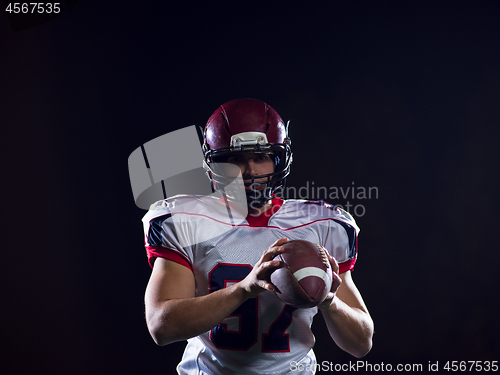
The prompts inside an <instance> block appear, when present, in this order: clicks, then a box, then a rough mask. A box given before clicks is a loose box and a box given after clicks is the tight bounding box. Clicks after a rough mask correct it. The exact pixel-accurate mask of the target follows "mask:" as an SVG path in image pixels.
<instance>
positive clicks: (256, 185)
mask: <svg viewBox="0 0 500 375" xmlns="http://www.w3.org/2000/svg"><path fill="white" fill-rule="evenodd" d="M244 184H245V191H255V190H259V191H260V190H264V189H265V188H266V185H267V184H266V183H262V182H253V183H252V182H245V183H244Z"/></svg>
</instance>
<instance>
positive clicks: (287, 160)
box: [203, 99, 292, 207]
mask: <svg viewBox="0 0 500 375" xmlns="http://www.w3.org/2000/svg"><path fill="white" fill-rule="evenodd" d="M290 144H291V141H290V138H289V137H288V126H285V124H284V122H283V120H282V119H281V117H280V116H279V114H278V113H277V112H276V111H275V110H274V109H273V108H272V107H271V106H270V105H268V104H266V103H264V102H261V101H259V100H255V99H236V100H232V101H230V102H227V103H225V104H223V105H221V106H220V107H219V108H218V109H217V110H216V111H215V112H214V113H213V114H212V116H211V117H210V118H209V119H208V121H207V124H206V126H205V130H204V143H203V153H204V156H205V163H204V165H205V169H206V171H207V175H208V177H209V178H210V180H211V182H212V186H213V187H214V188H215V189H216V190H221V189H223V188H224V187H225V186H226V185H227V183H228V180H227V176H224V175H223V173H222V172H221V171H220V170H219V169H218V168H217V167H216V164H217V163H224V162H225V161H226V160H227V159H228V158H229V157H230V156H233V155H235V153H242V152H256V153H258V152H263V153H267V154H269V155H270V156H271V158H272V159H273V161H274V172H273V173H270V174H267V175H262V176H255V177H253V178H251V182H250V183H252V184H253V183H254V181H255V180H257V179H259V180H260V179H263V178H265V179H266V181H267V182H266V189H264V190H263V191H262V192H259V191H254V193H253V194H252V196H249V195H248V194H247V198H249V203H250V201H253V202H254V204H253V207H258V206H259V205H264V204H265V202H267V200H268V199H269V198H270V197H271V196H272V195H273V194H278V193H280V192H281V191H282V189H283V187H284V184H285V178H286V177H287V176H288V174H289V173H290V165H291V163H292V150H291V148H290ZM245 179H246V178H245Z"/></svg>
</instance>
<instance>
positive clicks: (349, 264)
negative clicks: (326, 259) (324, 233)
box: [339, 257, 357, 275]
mask: <svg viewBox="0 0 500 375" xmlns="http://www.w3.org/2000/svg"><path fill="white" fill-rule="evenodd" d="M356 259H357V258H356V257H354V258H352V259H350V260H347V261H345V262H343V263H340V264H339V275H340V274H341V273H344V272H347V271H352V269H353V268H354V264H355V263H356Z"/></svg>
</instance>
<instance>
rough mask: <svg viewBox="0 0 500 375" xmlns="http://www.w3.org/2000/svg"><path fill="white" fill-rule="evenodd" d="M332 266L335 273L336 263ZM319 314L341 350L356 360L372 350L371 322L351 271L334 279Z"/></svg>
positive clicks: (336, 270) (336, 269)
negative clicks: (330, 291)
mask: <svg viewBox="0 0 500 375" xmlns="http://www.w3.org/2000/svg"><path fill="white" fill-rule="evenodd" d="M332 259H333V258H332ZM334 262H335V261H334ZM332 266H333V267H334V271H335V272H338V265H337V263H336V262H335V263H332ZM335 267H336V268H335ZM335 284H336V285H335ZM320 311H321V313H322V314H323V317H324V318H325V322H326V325H327V327H328V331H329V333H330V336H331V337H332V339H333V340H334V341H335V343H336V344H337V345H338V346H339V347H340V348H341V349H343V350H344V351H346V352H348V353H350V354H352V355H353V356H355V357H358V358H361V357H363V356H365V355H366V354H367V353H368V352H369V351H370V350H371V347H372V337H373V320H372V318H371V316H370V314H369V312H368V309H367V308H366V305H365V303H364V301H363V298H362V297H361V294H360V293H359V291H358V289H357V287H356V285H355V284H354V281H353V280H352V276H351V272H350V271H347V272H344V273H343V274H341V275H340V277H338V276H337V280H336V281H334V286H333V288H332V293H331V294H330V295H329V298H327V300H326V301H325V302H324V303H323V304H322V305H321V306H320Z"/></svg>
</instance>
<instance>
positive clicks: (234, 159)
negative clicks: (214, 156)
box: [227, 155, 243, 164]
mask: <svg viewBox="0 0 500 375" xmlns="http://www.w3.org/2000/svg"><path fill="white" fill-rule="evenodd" d="M242 161H243V158H242V157H241V156H236V155H235V156H231V157H230V158H229V159H227V162H228V163H233V164H239V163H242Z"/></svg>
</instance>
